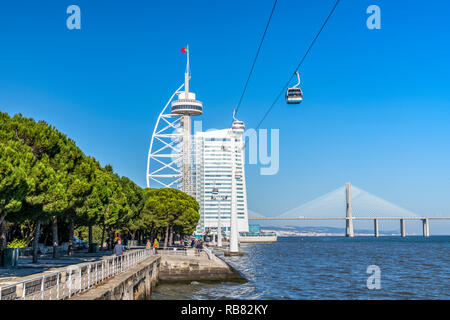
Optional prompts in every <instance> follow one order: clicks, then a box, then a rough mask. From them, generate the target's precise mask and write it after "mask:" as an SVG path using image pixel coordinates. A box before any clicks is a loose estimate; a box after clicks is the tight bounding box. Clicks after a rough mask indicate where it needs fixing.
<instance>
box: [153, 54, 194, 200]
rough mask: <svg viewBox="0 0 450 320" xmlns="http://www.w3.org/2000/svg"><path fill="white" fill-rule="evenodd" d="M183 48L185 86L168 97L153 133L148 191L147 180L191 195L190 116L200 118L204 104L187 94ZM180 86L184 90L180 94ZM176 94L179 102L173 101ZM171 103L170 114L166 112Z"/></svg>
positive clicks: (189, 93)
mask: <svg viewBox="0 0 450 320" xmlns="http://www.w3.org/2000/svg"><path fill="white" fill-rule="evenodd" d="M186 49H187V50H186V52H187V62H186V72H185V74H184V84H182V85H181V86H180V87H179V88H178V89H177V90H176V91H175V92H174V94H173V95H172V96H171V97H170V99H169V101H168V102H167V104H166V105H165V107H164V108H163V110H162V112H161V114H160V115H159V117H158V121H157V122H156V126H155V129H154V131H153V135H152V140H151V143H150V150H149V153H148V161H147V187H148V188H150V181H153V182H156V183H157V185H156V186H157V187H161V186H162V187H165V188H169V187H174V186H178V187H179V188H180V189H181V190H183V191H184V192H186V193H187V194H189V195H194V187H193V179H192V151H191V150H192V148H191V144H192V141H191V116H198V115H201V114H202V113H203V104H202V103H201V102H200V101H197V100H196V99H195V93H193V92H189V79H190V66H189V47H186ZM183 86H184V91H180V90H181V89H182V88H183ZM175 95H177V96H178V99H177V100H174V101H172V99H173V98H174V97H175ZM171 102H172V103H171ZM170 103H171V112H170V113H166V109H167V106H168V105H169V104H170ZM161 120H162V121H161ZM160 124H162V125H161V126H160Z"/></svg>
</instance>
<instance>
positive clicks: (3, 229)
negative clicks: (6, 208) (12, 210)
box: [0, 219, 6, 266]
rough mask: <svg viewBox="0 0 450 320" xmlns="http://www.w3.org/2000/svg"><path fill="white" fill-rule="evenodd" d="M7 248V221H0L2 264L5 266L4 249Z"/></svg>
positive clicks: (0, 254) (0, 258) (0, 263)
mask: <svg viewBox="0 0 450 320" xmlns="http://www.w3.org/2000/svg"><path fill="white" fill-rule="evenodd" d="M5 248H6V221H5V219H3V221H2V222H0V266H3V264H4V261H3V250H5Z"/></svg>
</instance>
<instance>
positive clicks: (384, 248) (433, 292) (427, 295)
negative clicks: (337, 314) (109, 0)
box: [152, 236, 450, 299]
mask: <svg viewBox="0 0 450 320" xmlns="http://www.w3.org/2000/svg"><path fill="white" fill-rule="evenodd" d="M241 249H242V250H243V251H244V253H245V255H244V256H243V257H224V256H223V253H222V252H220V251H215V252H216V253H217V254H218V255H219V256H220V257H221V258H223V259H224V260H226V261H227V262H228V263H229V264H231V265H232V266H233V267H234V268H235V269H236V270H238V271H239V272H241V274H242V275H243V276H244V277H245V278H246V279H247V280H248V282H247V283H244V284H242V283H230V282H224V283H213V284H211V283H198V282H192V283H190V284H186V283H183V284H178V283H177V284H161V285H158V286H157V287H156V290H155V292H154V293H153V295H152V299H450V236H432V237H429V238H424V237H416V236H409V237H405V238H401V237H387V236H386V237H380V238H374V237H355V238H345V237H286V238H278V242H277V243H267V244H242V245H241ZM370 265H376V266H378V267H379V270H380V278H379V279H380V281H379V284H380V286H381V287H380V289H372V290H369V289H368V288H367V280H368V278H369V277H370V276H371V275H372V273H370V274H368V273H367V268H368V267H369V266H370ZM371 283H373V282H371Z"/></svg>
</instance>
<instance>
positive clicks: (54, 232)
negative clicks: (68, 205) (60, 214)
mask: <svg viewBox="0 0 450 320" xmlns="http://www.w3.org/2000/svg"><path fill="white" fill-rule="evenodd" d="M52 237H53V241H52V242H53V258H57V257H58V218H57V217H56V216H53V217H52Z"/></svg>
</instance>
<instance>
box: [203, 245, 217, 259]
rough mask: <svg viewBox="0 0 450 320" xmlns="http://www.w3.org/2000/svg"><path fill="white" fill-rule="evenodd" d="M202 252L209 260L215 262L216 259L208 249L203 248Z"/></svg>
mask: <svg viewBox="0 0 450 320" xmlns="http://www.w3.org/2000/svg"><path fill="white" fill-rule="evenodd" d="M203 251H205V253H206V255H207V256H208V259H209V260H216V259H217V257H216V255H215V254H214V253H212V251H211V249H210V248H208V247H203Z"/></svg>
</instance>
